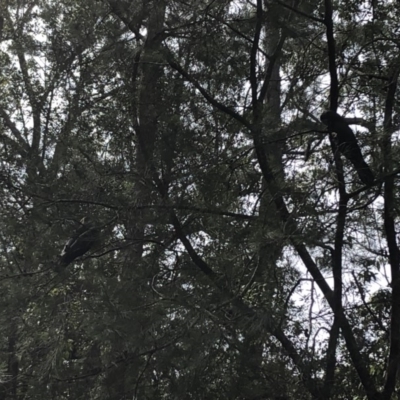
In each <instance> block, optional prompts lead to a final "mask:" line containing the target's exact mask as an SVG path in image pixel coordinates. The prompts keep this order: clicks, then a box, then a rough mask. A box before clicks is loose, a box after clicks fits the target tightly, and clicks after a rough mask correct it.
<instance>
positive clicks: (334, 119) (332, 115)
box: [320, 110, 375, 185]
mask: <svg viewBox="0 0 400 400" xmlns="http://www.w3.org/2000/svg"><path fill="white" fill-rule="evenodd" d="M320 118H321V121H322V123H324V124H325V125H326V126H327V127H328V129H329V130H330V131H332V132H335V133H336V142H337V144H338V147H339V150H340V152H341V153H342V154H343V155H344V156H345V157H346V158H347V159H348V160H349V161H350V162H351V163H352V164H353V165H354V168H355V169H356V171H357V173H358V176H359V178H360V180H361V181H362V183H364V184H365V185H371V184H372V183H373V181H374V179H375V178H374V174H373V173H372V171H371V169H370V167H369V166H368V164H367V163H366V162H365V161H364V157H363V155H362V153H361V149H360V147H359V145H358V143H357V139H356V136H355V135H354V132H353V131H352V129H351V128H350V126H349V124H348V123H347V122H346V120H345V118H343V117H342V116H340V115H339V114H338V113H336V112H335V111H332V110H329V111H325V112H324V113H322V114H321V117H320Z"/></svg>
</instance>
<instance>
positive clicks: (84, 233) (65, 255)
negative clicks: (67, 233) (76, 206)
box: [60, 217, 99, 267]
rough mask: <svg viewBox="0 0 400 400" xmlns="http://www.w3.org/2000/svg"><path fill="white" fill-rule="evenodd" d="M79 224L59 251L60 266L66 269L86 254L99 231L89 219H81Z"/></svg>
mask: <svg viewBox="0 0 400 400" xmlns="http://www.w3.org/2000/svg"><path fill="white" fill-rule="evenodd" d="M79 223H80V226H79V228H78V229H77V230H76V231H75V233H74V234H73V235H72V236H71V238H70V239H68V241H67V243H65V246H64V248H63V250H62V251H61V254H60V266H63V267H66V266H67V265H68V264H71V263H72V262H73V261H74V260H75V259H77V258H78V257H81V256H83V255H84V254H86V253H87V252H88V251H89V250H90V249H91V248H92V246H93V245H94V243H95V242H96V241H97V239H98V234H99V230H98V229H97V228H96V227H95V226H94V225H93V222H92V221H91V220H90V218H89V217H84V218H82V219H81V221H80V222H79Z"/></svg>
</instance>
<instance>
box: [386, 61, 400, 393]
mask: <svg viewBox="0 0 400 400" xmlns="http://www.w3.org/2000/svg"><path fill="white" fill-rule="evenodd" d="M399 72H400V71H399V69H397V70H396V72H395V73H394V74H393V76H392V79H391V82H390V84H389V88H388V89H389V90H388V93H387V97H386V103H385V117H384V129H385V135H384V139H383V145H382V147H383V154H385V164H384V170H385V173H390V172H392V169H393V160H392V144H391V140H392V115H393V105H394V101H395V94H396V90H397V80H398V78H399ZM394 178H395V177H394V175H389V176H388V177H387V178H386V179H385V186H384V201H385V204H384V228H385V234H386V235H385V236H386V240H387V243H388V249H389V263H390V270H391V274H392V304H391V306H392V310H391V325H390V351H389V360H388V365H387V369H386V382H385V386H384V390H383V394H384V398H390V396H391V395H392V393H393V391H394V389H395V385H396V375H397V370H398V365H399V361H400V318H399V315H400V270H399V268H400V252H399V247H398V245H397V240H396V226H395V217H394V211H395V204H394V202H395V194H394V191H395V187H394Z"/></svg>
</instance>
